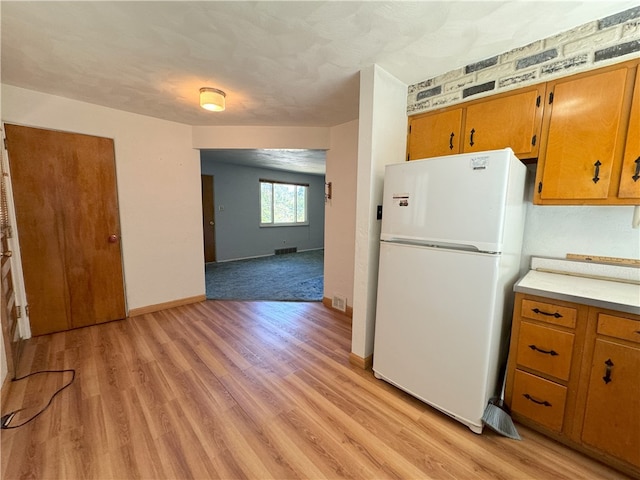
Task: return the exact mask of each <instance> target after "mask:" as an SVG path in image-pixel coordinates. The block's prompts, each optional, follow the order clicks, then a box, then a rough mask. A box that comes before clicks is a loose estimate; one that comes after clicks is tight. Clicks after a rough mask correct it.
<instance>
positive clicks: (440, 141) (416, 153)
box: [408, 108, 462, 160]
mask: <svg viewBox="0 0 640 480" xmlns="http://www.w3.org/2000/svg"><path fill="white" fill-rule="evenodd" d="M461 128H462V108H457V109H455V110H447V111H444V112H440V113H434V114H428V115H424V116H423V115H420V116H417V117H415V118H412V119H410V120H409V129H410V132H409V158H408V159H409V160H418V159H421V158H429V157H439V156H442V155H452V154H454V153H460V130H461Z"/></svg>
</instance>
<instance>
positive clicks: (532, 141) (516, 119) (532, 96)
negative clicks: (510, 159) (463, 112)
mask: <svg viewBox="0 0 640 480" xmlns="http://www.w3.org/2000/svg"><path fill="white" fill-rule="evenodd" d="M544 92H545V86H544V85H537V86H536V87H535V88H534V89H532V90H527V91H524V92H519V93H517V94H513V95H509V96H506V97H501V98H497V99H493V100H487V101H483V102H480V103H476V104H473V105H470V106H469V107H467V117H466V120H465V127H464V143H463V151H464V152H465V153H466V152H480V151H483V150H496V149H500V148H506V147H511V150H513V152H514V153H515V154H516V156H517V157H518V158H520V159H525V158H534V157H537V156H538V143H539V140H540V127H541V125H542V111H543V106H542V104H543V103H544V102H543V101H542V99H543V98H544Z"/></svg>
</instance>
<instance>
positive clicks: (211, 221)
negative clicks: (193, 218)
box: [200, 175, 216, 263]
mask: <svg viewBox="0 0 640 480" xmlns="http://www.w3.org/2000/svg"><path fill="white" fill-rule="evenodd" d="M200 178H201V180H202V234H203V237H204V261H205V263H206V262H215V261H216V223H215V215H214V213H215V210H214V205H213V176H212V175H201V176H200Z"/></svg>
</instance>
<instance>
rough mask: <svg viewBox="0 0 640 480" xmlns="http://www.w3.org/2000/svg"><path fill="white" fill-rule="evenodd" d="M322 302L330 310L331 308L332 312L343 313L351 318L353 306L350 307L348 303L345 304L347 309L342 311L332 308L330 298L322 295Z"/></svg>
mask: <svg viewBox="0 0 640 480" xmlns="http://www.w3.org/2000/svg"><path fill="white" fill-rule="evenodd" d="M322 304H323V305H324V306H325V307H327V308H330V309H331V310H333V311H334V312H339V313H341V314H343V315H346V316H347V317H349V318H351V319H353V307H350V306H349V305H347V311H346V312H343V311H342V310H338V309H337V308H333V307H332V306H331V299H330V298H328V297H323V298H322Z"/></svg>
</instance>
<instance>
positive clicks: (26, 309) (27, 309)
mask: <svg viewBox="0 0 640 480" xmlns="http://www.w3.org/2000/svg"><path fill="white" fill-rule="evenodd" d="M24 312H25V313H26V315H27V317H28V316H29V305H27V306H26V307H24Z"/></svg>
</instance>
